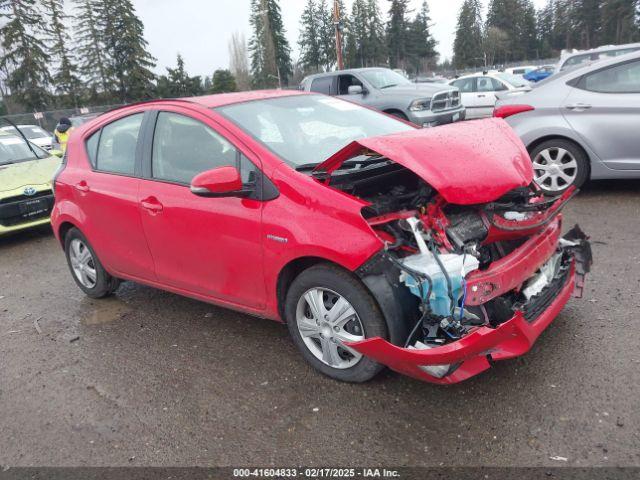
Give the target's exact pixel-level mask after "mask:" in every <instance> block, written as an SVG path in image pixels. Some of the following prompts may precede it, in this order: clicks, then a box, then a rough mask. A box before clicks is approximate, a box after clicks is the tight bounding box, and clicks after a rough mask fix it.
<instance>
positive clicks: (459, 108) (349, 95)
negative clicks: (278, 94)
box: [300, 68, 465, 127]
mask: <svg viewBox="0 0 640 480" xmlns="http://www.w3.org/2000/svg"><path fill="white" fill-rule="evenodd" d="M300 87H301V89H302V90H305V91H307V92H317V93H324V94H326V95H337V96H339V97H341V98H344V99H345V100H350V101H352V102H355V103H359V104H362V105H365V106H368V107H373V108H375V109H377V110H380V111H382V112H385V113H388V114H391V115H394V116H396V117H398V118H401V119H403V120H408V121H410V122H412V123H415V124H416V125H420V126H423V127H435V126H437V125H444V124H447V123H452V122H457V121H460V120H464V118H465V108H464V106H463V105H462V102H461V101H460V91H459V90H458V89H457V88H455V87H451V86H449V85H442V84H433V83H412V82H410V81H409V80H408V79H407V78H405V77H403V76H402V75H400V74H399V73H396V72H394V71H393V70H390V69H388V68H357V69H353V70H341V71H338V72H331V73H320V74H317V75H311V76H309V77H307V78H305V79H304V80H303V81H302V83H301V85H300Z"/></svg>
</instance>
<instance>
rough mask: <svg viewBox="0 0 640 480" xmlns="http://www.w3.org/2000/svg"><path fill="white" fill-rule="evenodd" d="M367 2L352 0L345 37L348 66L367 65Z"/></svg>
mask: <svg viewBox="0 0 640 480" xmlns="http://www.w3.org/2000/svg"><path fill="white" fill-rule="evenodd" d="M367 20H368V15H367V4H366V2H365V0H354V2H353V5H352V6H351V17H350V18H349V35H348V39H347V49H346V50H347V64H348V65H349V67H350V68H363V67H369V66H371V65H369V58H368V57H367V36H368V29H367Z"/></svg>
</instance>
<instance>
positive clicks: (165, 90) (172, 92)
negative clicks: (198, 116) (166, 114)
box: [157, 54, 203, 98]
mask: <svg viewBox="0 0 640 480" xmlns="http://www.w3.org/2000/svg"><path fill="white" fill-rule="evenodd" d="M176 64H177V65H176V68H169V67H167V75H162V76H161V77H160V78H159V79H158V85H157V94H158V96H159V97H162V98H182V97H195V96H197V95H202V93H203V89H202V80H201V79H200V77H191V76H189V74H188V73H187V71H186V70H185V68H184V59H183V58H182V55H180V54H178V57H177V59H176Z"/></svg>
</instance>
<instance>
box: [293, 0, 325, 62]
mask: <svg viewBox="0 0 640 480" xmlns="http://www.w3.org/2000/svg"><path fill="white" fill-rule="evenodd" d="M319 13H320V12H319V11H318V5H317V4H316V0H307V4H306V6H305V8H304V10H303V12H302V17H301V18H300V39H299V40H298V46H299V47H300V64H301V66H302V68H303V70H304V71H305V72H313V73H317V72H319V71H320V70H321V69H322V65H323V63H324V62H323V58H322V57H323V53H322V35H321V31H322V22H321V19H320V17H319Z"/></svg>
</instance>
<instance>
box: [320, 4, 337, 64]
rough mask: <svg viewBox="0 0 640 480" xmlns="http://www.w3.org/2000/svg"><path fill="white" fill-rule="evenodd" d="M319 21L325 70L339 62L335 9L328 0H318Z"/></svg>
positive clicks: (321, 52) (321, 55)
mask: <svg viewBox="0 0 640 480" xmlns="http://www.w3.org/2000/svg"><path fill="white" fill-rule="evenodd" d="M317 16H318V22H319V25H320V57H321V60H322V62H321V63H322V66H323V67H324V70H325V71H327V72H328V71H329V70H331V69H332V68H333V66H334V65H335V64H336V63H337V57H336V30H335V25H334V23H333V11H332V9H329V7H328V6H327V0H318V12H317Z"/></svg>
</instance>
